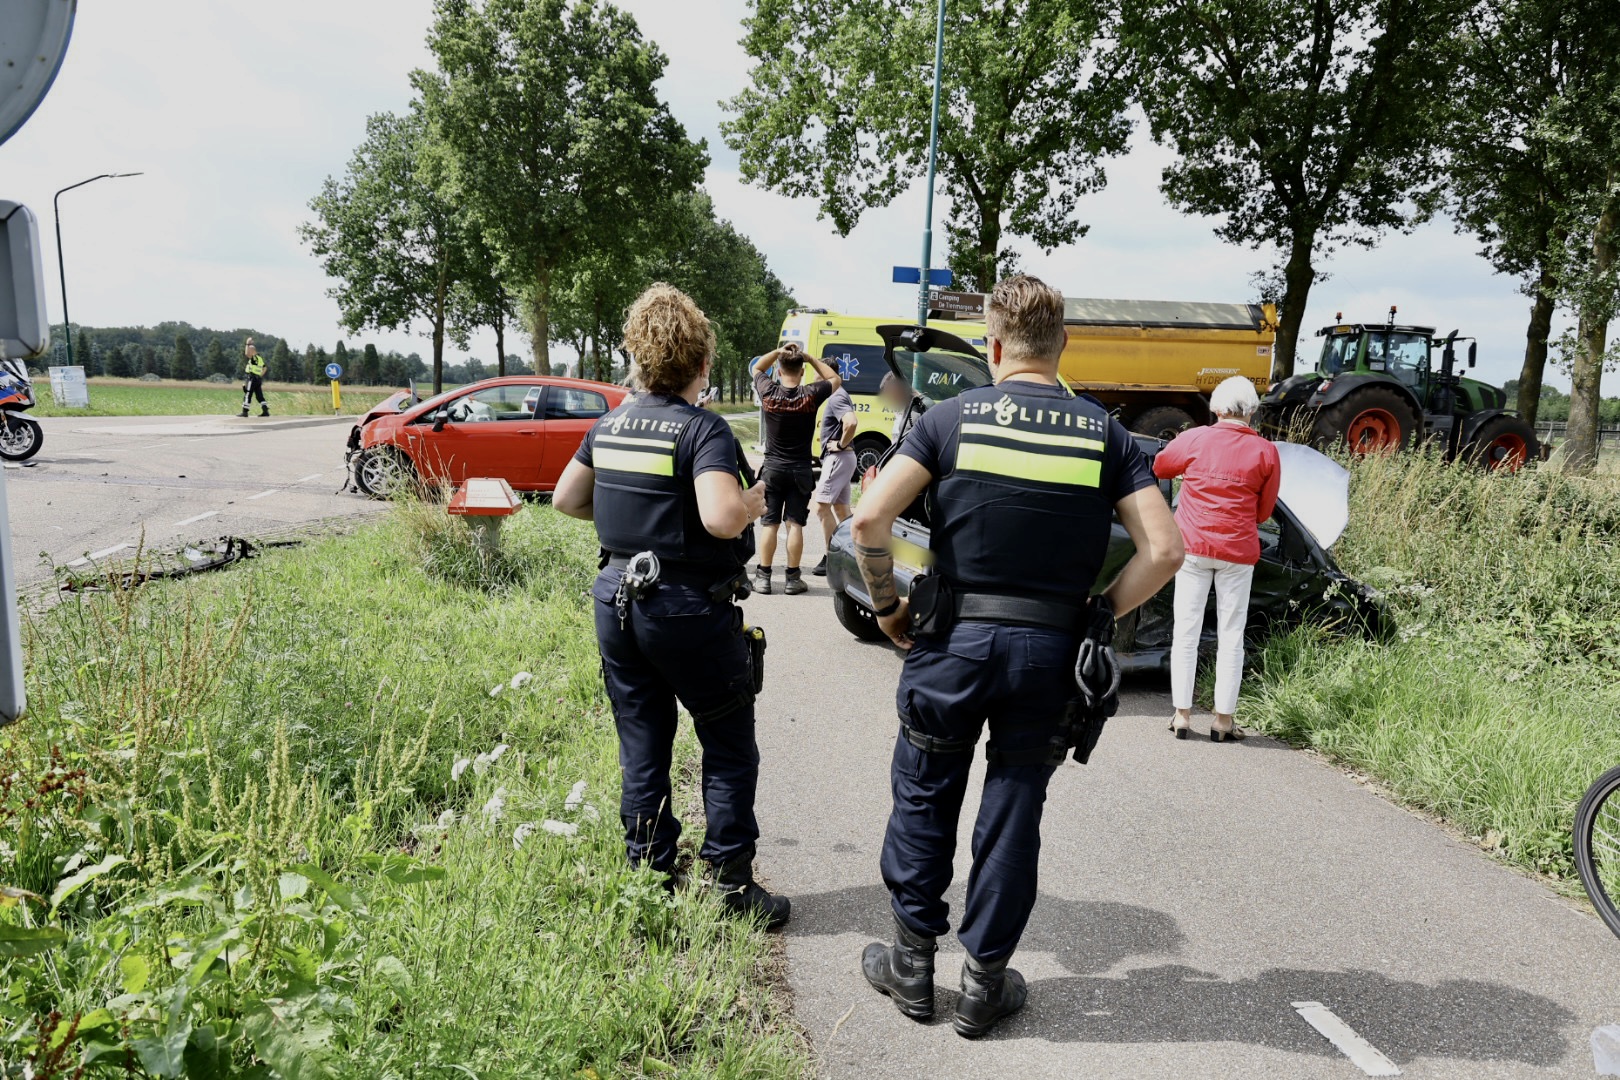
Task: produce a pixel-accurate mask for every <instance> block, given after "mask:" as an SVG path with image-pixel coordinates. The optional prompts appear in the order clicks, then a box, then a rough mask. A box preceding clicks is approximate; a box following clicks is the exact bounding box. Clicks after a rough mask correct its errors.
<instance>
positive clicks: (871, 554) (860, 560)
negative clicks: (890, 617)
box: [855, 544, 900, 611]
mask: <svg viewBox="0 0 1620 1080" xmlns="http://www.w3.org/2000/svg"><path fill="white" fill-rule="evenodd" d="M855 565H857V566H859V567H860V568H861V577H862V578H863V579H864V580H865V581H866V592H867V595H868V596H870V597H871V598H872V608H873V610H874V611H882V610H883V609H884V608H887V607H889V606H890V605H892V604H893V603H894V602H895V601H896V600H898V599H899V598H900V596H899V593H898V592H897V591H896V590H895V587H894V555H893V554H892V553H891V552H890V551H889V549H888V548H886V547H873V546H871V545H868V544H856V545H855Z"/></svg>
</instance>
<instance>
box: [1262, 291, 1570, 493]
mask: <svg viewBox="0 0 1620 1080" xmlns="http://www.w3.org/2000/svg"><path fill="white" fill-rule="evenodd" d="M1339 318H1340V319H1342V318H1343V316H1339ZM1317 336H1318V337H1321V338H1324V339H1326V340H1325V341H1324V342H1323V343H1322V358H1321V360H1320V361H1319V362H1318V363H1317V366H1316V370H1315V371H1312V372H1304V373H1302V374H1299V375H1295V376H1293V377H1291V378H1288V379H1284V380H1283V381H1282V382H1280V383H1278V384H1277V385H1276V386H1274V387H1272V388H1271V392H1270V393H1269V394H1267V395H1266V396H1265V397H1264V398H1262V399H1261V402H1260V413H1259V415H1258V417H1257V418H1256V421H1257V424H1258V425H1259V426H1260V428H1261V430H1263V431H1265V432H1266V433H1267V434H1270V435H1272V436H1273V437H1278V438H1282V437H1286V438H1294V439H1299V438H1304V439H1308V440H1309V441H1310V442H1312V443H1314V444H1316V445H1318V446H1323V447H1340V446H1342V447H1347V448H1348V449H1349V450H1350V452H1351V453H1352V454H1358V455H1359V454H1370V453H1379V452H1387V451H1393V450H1407V449H1411V448H1412V447H1413V446H1421V445H1435V446H1438V447H1439V448H1440V449H1441V450H1442V451H1443V452H1444V453H1445V455H1446V457H1447V458H1458V457H1460V458H1462V459H1463V460H1464V461H1469V462H1474V463H1477V464H1480V465H1483V466H1485V467H1486V468H1490V469H1500V468H1505V469H1517V468H1518V467H1519V466H1521V465H1523V464H1524V463H1525V462H1526V461H1532V460H1535V459H1536V458H1538V457H1539V456H1540V453H1541V448H1540V446H1539V445H1538V443H1537V441H1536V432H1535V429H1534V428H1532V427H1531V426H1530V425H1529V424H1527V423H1525V422H1524V421H1523V420H1521V419H1520V418H1519V417H1518V416H1516V415H1515V414H1513V413H1511V412H1509V411H1507V395H1506V394H1504V393H1503V392H1502V391H1501V390H1499V389H1497V388H1496V387H1494V386H1490V385H1488V384H1486V383H1482V382H1480V381H1478V380H1477V379H1470V378H1467V377H1466V376H1463V375H1459V374H1457V370H1456V368H1457V342H1458V340H1459V339H1458V337H1457V332H1456V331H1455V330H1453V331H1452V332H1451V333H1450V334H1449V335H1447V336H1446V337H1444V338H1437V337H1435V334H1434V329H1433V328H1432V327H1427V326H1397V325H1395V309H1394V308H1393V307H1392V308H1390V309H1389V321H1388V322H1387V323H1386V324H1385V325H1383V326H1365V325H1362V324H1360V323H1344V322H1340V323H1338V324H1337V325H1334V326H1328V327H1323V328H1322V329H1321V330H1319V331H1318V332H1317ZM1461 340H1464V341H1467V342H1468V366H1469V367H1470V368H1472V367H1473V366H1474V361H1475V354H1476V350H1477V347H1478V344H1477V342H1475V341H1474V340H1473V339H1472V338H1463V339H1461ZM1436 354H1438V359H1439V364H1438V366H1437V365H1436V364H1435V358H1436Z"/></svg>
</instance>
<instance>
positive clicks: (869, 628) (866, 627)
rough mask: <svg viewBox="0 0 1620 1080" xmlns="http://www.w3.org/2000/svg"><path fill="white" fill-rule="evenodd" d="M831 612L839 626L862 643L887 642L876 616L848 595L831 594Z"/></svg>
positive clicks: (887, 636) (887, 638) (886, 636)
mask: <svg viewBox="0 0 1620 1080" xmlns="http://www.w3.org/2000/svg"><path fill="white" fill-rule="evenodd" d="M833 612H834V614H836V615H837V616H838V622H839V624H840V625H842V626H843V628H844V629H845V630H848V631H849V632H850V633H851V634H854V635H855V636H856V637H858V638H860V639H861V640H862V641H887V640H889V635H887V634H885V633H884V632H883V628H882V627H881V626H879V625H878V621H877V616H875V615H873V614H872V612H871V611H869V610H868V609H867V608H866V607H864V606H863V605H862V604H861V603H860V601H858V600H856V599H855V598H854V597H853V596H850V595H849V594H848V593H844V592H835V593H833Z"/></svg>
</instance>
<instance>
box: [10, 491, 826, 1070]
mask: <svg viewBox="0 0 1620 1080" xmlns="http://www.w3.org/2000/svg"><path fill="white" fill-rule="evenodd" d="M470 547H472V545H470V542H469V538H468V537H467V536H466V530H465V528H464V526H463V524H462V523H461V522H459V521H454V520H450V519H449V518H448V516H447V515H445V514H444V512H443V508H442V507H441V506H435V505H433V504H431V503H427V502H423V503H419V504H416V505H407V506H405V507H403V508H402V509H401V510H400V511H399V512H397V513H395V514H393V515H390V517H389V519H388V520H386V521H385V522H384V523H382V524H380V525H378V526H374V527H371V528H368V529H366V530H364V531H362V532H360V533H358V534H356V535H354V536H351V537H346V538H341V539H329V540H324V541H319V542H316V543H312V544H310V545H307V546H306V547H304V548H301V549H298V550H296V551H290V552H286V553H281V554H277V555H276V556H274V557H268V558H265V559H261V560H256V561H254V562H252V563H248V564H244V565H242V566H240V567H237V568H233V569H232V570H231V571H230V572H229V573H227V574H219V575H210V576H207V577H200V578H195V579H191V580H182V581H175V582H170V583H163V584H160V585H155V586H148V587H146V588H143V589H139V590H136V591H133V592H119V591H112V592H110V593H107V594H100V595H95V594H92V595H86V596H83V597H79V598H75V599H74V600H72V601H69V602H66V603H64V604H62V605H61V606H59V607H57V608H55V609H53V610H51V611H49V612H47V613H46V614H44V615H43V616H41V617H39V618H38V619H36V620H35V621H34V622H33V623H32V624H31V626H30V627H29V640H28V647H27V659H28V664H29V669H28V679H29V684H30V691H31V705H32V712H31V714H30V716H29V717H28V718H26V719H25V720H24V721H23V722H22V723H20V724H18V725H15V726H14V727H12V728H9V729H5V730H4V731H3V732H0V771H3V773H4V777H3V778H0V885H4V886H6V888H5V889H4V890H0V979H3V980H4V982H5V985H6V986H7V987H8V988H9V993H8V995H6V996H5V997H3V998H0V1018H3V1020H4V1023H3V1024H0V1027H3V1028H4V1034H3V1035H0V1076H9V1075H19V1076H20V1075H33V1076H45V1075H52V1074H53V1072H52V1071H53V1070H54V1071H55V1073H59V1074H61V1075H74V1074H75V1070H77V1069H79V1068H81V1067H82V1068H84V1069H85V1070H87V1071H86V1073H85V1075H102V1074H107V1075H115V1076H121V1077H122V1076H154V1077H158V1076H162V1077H179V1076H186V1077H204V1076H206V1077H227V1076H243V1077H247V1076H254V1077H271V1076H282V1077H291V1076H299V1077H340V1076H354V1077H376V1076H383V1075H399V1076H406V1075H430V1074H432V1075H437V1074H439V1073H442V1072H445V1071H466V1070H468V1069H473V1070H474V1071H476V1073H477V1074H478V1075H483V1076H522V1075H541V1074H553V1075H554V1074H561V1075H568V1074H570V1073H571V1072H572V1071H576V1070H594V1072H595V1074H596V1075H598V1076H601V1077H608V1076H615V1075H642V1074H644V1073H649V1072H685V1073H689V1074H691V1075H704V1076H789V1075H792V1076H797V1075H801V1074H802V1073H803V1071H804V1065H805V1063H804V1060H803V1057H802V1052H801V1050H800V1048H799V1046H798V1045H797V1043H796V1042H795V1041H794V1039H793V1037H791V1035H789V1034H785V1033H786V1032H788V1030H789V1028H788V1026H787V1025H786V1024H785V1022H784V1019H783V1018H782V1017H781V1016H780V1015H778V1014H777V1012H776V1008H777V1006H776V1005H775V1004H774V1003H773V1001H772V999H771V998H770V996H769V995H767V994H765V993H763V992H761V990H760V987H759V983H760V980H761V967H762V965H763V963H764V958H765V956H766V954H767V946H766V944H765V941H764V938H763V935H762V934H761V933H760V932H759V931H757V930H754V929H751V928H748V927H743V926H739V925H738V924H736V923H735V922H731V921H728V920H725V919H724V918H722V916H721V915H720V913H719V911H718V907H717V905H716V904H715V903H714V902H713V901H712V899H710V898H709V897H707V896H706V895H704V894H701V893H683V894H681V895H680V896H678V897H673V898H672V897H670V896H669V895H668V894H667V893H665V892H664V891H663V890H662V889H661V888H659V887H658V883H657V882H656V881H654V880H653V878H652V877H651V876H650V875H648V874H644V873H637V872H633V871H631V870H630V869H629V868H628V867H627V866H626V865H625V864H624V858H623V850H622V846H621V842H620V837H619V829H618V824H617V820H616V815H615V814H614V812H613V810H614V809H615V808H616V802H617V784H618V776H617V762H616V755H615V746H616V744H615V739H614V734H613V727H612V723H611V719H610V718H609V717H608V715H607V712H606V708H605V704H604V702H603V700H602V694H601V688H600V683H599V678H598V674H597V657H596V647H595V639H594V634H593V632H592V626H591V619H590V612H589V608H588V602H587V601H586V599H585V597H584V591H585V588H586V586H587V584H588V582H589V580H590V577H591V575H592V573H593V570H594V566H595V545H594V543H593V537H592V536H591V533H590V530H589V528H588V527H583V526H581V525H580V524H579V523H576V522H571V521H568V520H567V519H565V518H562V517H561V516H559V515H557V514H555V513H554V512H552V511H551V510H550V509H549V508H545V507H539V506H527V507H525V508H524V509H523V510H522V511H520V513H519V514H517V515H516V516H514V518H513V519H511V521H510V523H509V524H508V525H507V527H506V529H505V535H504V537H503V543H502V550H501V552H500V554H499V557H498V561H491V560H488V559H486V560H485V561H484V562H482V563H473V562H470V561H469V560H468V553H469V548H470ZM581 784H583V785H584V786H583V788H581V787H580V785H581ZM580 791H584V792H588V795H587V796H586V797H585V798H583V799H582V798H581V797H580V796H579V792H580ZM570 796H573V797H572V798H571V797H570ZM597 807H601V808H602V809H601V810H598V809H597ZM64 1048H66V1049H64Z"/></svg>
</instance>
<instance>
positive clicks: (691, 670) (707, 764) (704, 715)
mask: <svg viewBox="0 0 1620 1080" xmlns="http://www.w3.org/2000/svg"><path fill="white" fill-rule="evenodd" d="M619 577H620V571H619V570H618V569H617V568H613V567H609V568H608V569H606V570H603V571H602V573H601V574H600V575H599V576H598V577H597V579H596V584H595V586H594V587H593V588H592V589H591V595H592V596H593V597H594V598H595V600H596V605H595V606H596V639H597V643H598V644H599V646H600V647H601V650H602V678H603V681H604V682H605V683H606V685H607V694H608V700H609V701H611V702H612V705H613V719H614V723H615V725H616V726H617V728H618V732H619V771H620V773H621V775H622V777H623V787H624V792H623V795H622V796H621V797H620V800H619V817H620V819H621V820H622V821H623V822H624V833H625V850H626V852H627V853H628V854H629V856H630V861H631V862H632V863H635V864H640V863H644V862H645V863H648V864H650V865H651V866H652V868H653V869H655V870H668V869H670V867H672V866H673V865H674V864H675V842H676V840H678V839H679V838H680V835H681V823H680V821H679V820H677V819H676V817H675V812H674V808H673V806H672V805H671V803H670V782H669V768H670V758H671V750H672V747H673V746H674V742H675V728H676V713H675V702H676V700H677V699H679V700H680V703H681V704H682V705H685V706H686V710H687V712H689V713H691V714H692V716H693V718H694V720H695V721H696V722H695V724H694V727H695V728H696V730H697V737H698V742H699V743H700V744H701V745H702V747H703V807H704V812H705V814H706V816H707V817H708V822H709V827H708V833H707V835H706V836H705V837H704V840H703V847H702V849H701V851H699V853H698V854H699V856H700V857H701V858H703V859H707V860H709V861H711V862H730V861H731V860H732V859H736V858H741V857H746V858H749V859H752V857H753V854H754V842H755V841H756V840H758V839H759V825H758V823H757V822H756V821H755V820H754V789H755V786H756V785H757V783H758V781H759V748H758V746H756V745H755V743H754V704H753V695H752V689H753V685H752V681H751V678H750V675H749V672H748V654H747V646H746V645H745V644H744V642H743V638H742V634H741V633H740V623H739V615H738V612H737V609H736V607H735V606H734V605H732V604H731V603H730V602H716V601H715V600H713V599H712V598H710V596H709V594H708V591H707V590H704V589H697V588H691V587H688V586H684V585H667V584H660V585H659V586H657V587H656V588H655V589H654V590H653V591H652V592H651V593H650V594H649V595H647V596H645V597H643V598H642V599H640V600H637V601H634V602H633V603H631V604H630V605H629V607H628V608H627V610H626V618H625V622H624V626H623V627H622V628H621V627H620V625H619V613H618V611H617V610H616V609H615V608H614V604H613V596H614V593H615V592H616V591H617V589H618V587H619Z"/></svg>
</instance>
